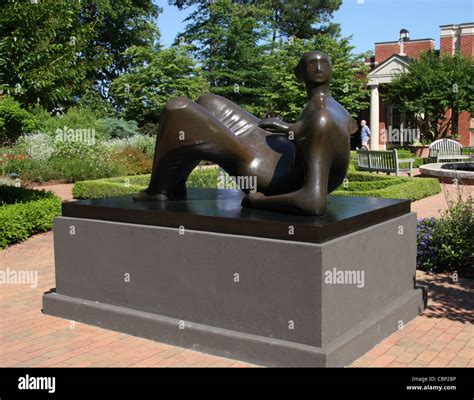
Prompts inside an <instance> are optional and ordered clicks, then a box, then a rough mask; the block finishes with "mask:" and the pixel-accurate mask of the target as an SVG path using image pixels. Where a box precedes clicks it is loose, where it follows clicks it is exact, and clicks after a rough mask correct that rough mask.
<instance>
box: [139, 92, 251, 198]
mask: <svg viewBox="0 0 474 400" xmlns="http://www.w3.org/2000/svg"><path fill="white" fill-rule="evenodd" d="M251 159H252V157H251V156H250V154H249V153H248V150H247V149H246V148H245V147H244V146H243V145H242V143H240V141H239V140H238V138H237V137H236V136H235V135H234V134H233V133H232V132H231V131H230V130H229V129H228V128H227V127H226V126H225V125H224V124H222V123H221V122H220V121H219V120H217V119H216V118H215V117H214V116H213V115H212V114H211V113H209V111H207V110H206V109H205V108H203V107H201V106H200V105H199V104H196V103H194V102H193V101H191V100H189V99H186V98H182V97H177V98H174V99H171V100H170V101H168V103H167V104H166V106H165V108H164V110H163V114H162V119H161V123H160V129H159V132H158V137H157V142H156V149H155V159H154V161H153V168H152V174H151V179H150V184H149V186H148V189H147V190H145V192H142V193H140V194H138V195H137V196H136V197H135V198H136V199H137V200H168V199H172V198H176V197H182V196H183V195H185V192H186V189H185V182H186V179H187V178H188V176H189V174H190V173H191V171H192V170H193V169H194V168H195V167H196V165H197V164H198V163H199V161H201V160H208V161H211V162H215V163H216V164H219V165H220V166H221V167H222V168H224V169H225V170H226V171H227V172H229V173H230V174H234V175H238V171H239V169H240V168H242V167H243V166H245V165H246V164H248V163H249V161H251Z"/></svg>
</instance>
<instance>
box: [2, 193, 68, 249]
mask: <svg viewBox="0 0 474 400" xmlns="http://www.w3.org/2000/svg"><path fill="white" fill-rule="evenodd" d="M60 214H61V199H59V198H58V197H56V196H54V195H53V194H52V193H51V192H40V191H36V190H30V189H23V188H16V187H13V186H2V185H0V248H4V247H6V246H8V245H9V244H12V243H16V242H21V241H23V240H25V239H27V238H28V237H29V236H31V235H32V234H34V233H37V232H45V231H48V230H50V229H51V228H52V227H53V218H54V217H56V216H58V215H60Z"/></svg>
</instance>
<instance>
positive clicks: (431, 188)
mask: <svg viewBox="0 0 474 400" xmlns="http://www.w3.org/2000/svg"><path fill="white" fill-rule="evenodd" d="M218 177H219V169H218V168H216V167H214V168H213V167H210V168H197V169H195V170H194V171H193V172H192V173H191V175H190V176H189V178H188V181H187V186H188V187H199V188H217V183H218ZM149 179H150V175H139V176H129V177H120V178H110V179H99V180H95V181H83V182H77V183H76V184H75V185H74V188H73V195H74V197H75V198H78V199H88V198H98V197H107V196H118V195H125V194H131V193H136V192H139V191H141V190H144V189H146V187H147V185H148V182H149ZM345 186H346V187H345ZM440 191H441V189H440V185H439V182H438V180H437V179H432V178H405V177H393V176H392V177H391V176H380V175H375V174H370V173H365V172H349V175H348V181H347V184H346V185H341V186H340V187H339V188H338V189H336V191H334V192H333V194H334V195H340V196H372V197H384V198H395V199H409V200H419V199H422V198H424V197H427V196H432V195H433V194H436V193H439V192H440Z"/></svg>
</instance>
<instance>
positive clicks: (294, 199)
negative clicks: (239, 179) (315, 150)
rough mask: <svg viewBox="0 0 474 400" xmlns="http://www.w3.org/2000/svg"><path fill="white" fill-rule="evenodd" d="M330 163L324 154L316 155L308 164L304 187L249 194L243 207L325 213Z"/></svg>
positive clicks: (308, 213) (283, 211)
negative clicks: (272, 194)
mask: <svg viewBox="0 0 474 400" xmlns="http://www.w3.org/2000/svg"><path fill="white" fill-rule="evenodd" d="M328 177H329V163H328V162H327V160H326V159H325V157H324V156H321V157H318V156H315V157H314V162H313V163H311V164H310V165H309V166H308V169H307V171H306V175H305V180H304V184H303V187H302V188H301V189H299V190H296V191H294V192H291V193H285V194H280V195H276V196H264V195H263V194H262V193H251V194H248V195H247V196H246V197H245V198H244V199H243V201H242V206H243V207H249V208H258V209H262V210H268V211H276V212H282V213H289V214H300V215H314V216H317V215H324V214H325V213H326V208H327V197H328Z"/></svg>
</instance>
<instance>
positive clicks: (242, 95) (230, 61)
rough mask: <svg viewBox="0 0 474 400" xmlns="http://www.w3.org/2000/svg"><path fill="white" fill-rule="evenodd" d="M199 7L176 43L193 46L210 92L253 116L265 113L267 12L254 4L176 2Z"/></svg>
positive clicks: (226, 0) (225, 0)
mask: <svg viewBox="0 0 474 400" xmlns="http://www.w3.org/2000/svg"><path fill="white" fill-rule="evenodd" d="M178 3H179V4H180V5H181V6H182V7H184V6H189V5H191V4H192V3H196V4H197V8H196V10H195V11H194V12H193V13H192V14H191V15H190V16H189V17H188V18H187V21H189V22H190V23H189V24H188V25H187V26H186V28H185V30H184V32H183V33H182V34H181V35H180V36H179V38H178V40H177V42H178V43H180V44H183V43H186V44H188V45H189V46H191V47H190V48H191V52H192V53H193V54H194V56H195V57H196V58H197V59H198V60H199V62H200V63H201V64H202V67H203V71H204V76H205V77H206V79H207V80H208V81H209V83H210V91H211V92H212V93H215V94H219V95H222V96H225V97H227V98H229V99H231V100H233V101H235V102H237V103H239V104H240V105H242V106H243V107H245V108H247V109H248V110H249V111H251V112H258V111H260V110H261V109H262V102H261V98H260V95H261V89H262V84H263V83H264V78H265V77H264V75H263V72H262V66H263V55H264V52H265V48H266V46H265V43H262V41H264V40H265V38H266V37H267V36H268V30H267V28H266V26H265V23H264V15H265V13H266V11H263V9H262V8H260V7H257V6H256V5H254V4H252V3H253V2H251V1H247V2H246V1H233V0H214V1H212V2H209V1H194V2H193V1H187V2H175V4H178Z"/></svg>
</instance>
